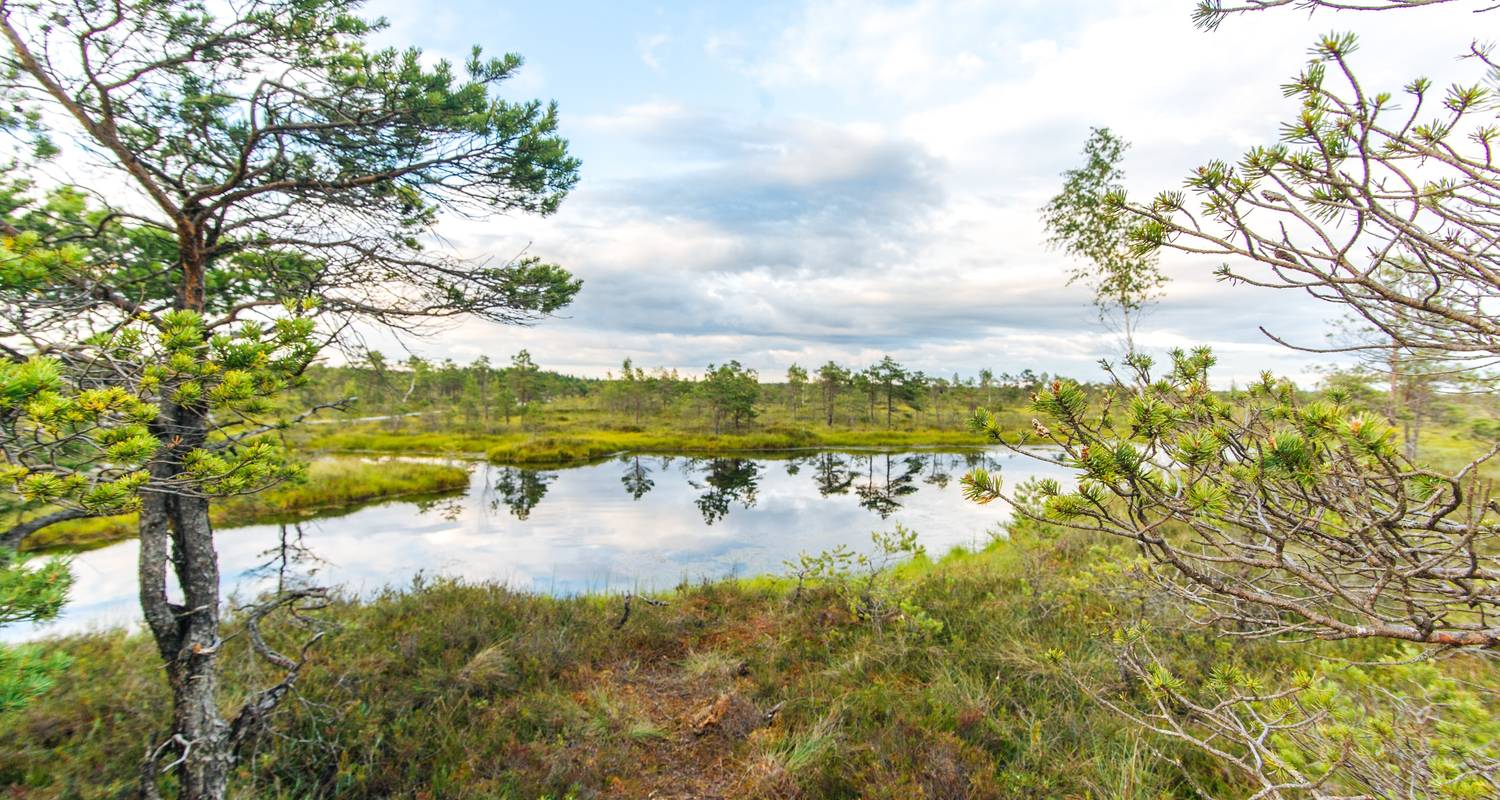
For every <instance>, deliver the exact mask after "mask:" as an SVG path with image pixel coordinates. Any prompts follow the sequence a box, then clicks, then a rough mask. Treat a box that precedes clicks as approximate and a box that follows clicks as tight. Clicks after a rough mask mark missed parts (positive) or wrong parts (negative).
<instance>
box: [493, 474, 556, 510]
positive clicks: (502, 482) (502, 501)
mask: <svg viewBox="0 0 1500 800" xmlns="http://www.w3.org/2000/svg"><path fill="white" fill-rule="evenodd" d="M555 480H557V474H556V473H552V472H539V471H537V470H534V469H517V468H515V467H501V468H499V469H498V470H497V471H496V474H495V480H494V484H493V490H492V492H491V494H490V508H491V509H492V510H495V509H499V508H500V506H502V505H503V506H505V507H506V508H508V509H510V513H511V516H513V517H515V518H516V519H519V520H525V519H530V518H531V512H532V510H533V509H535V508H536V507H537V505H538V504H540V503H541V502H542V498H543V497H546V496H547V485H548V484H550V483H552V482H553V481H555Z"/></svg>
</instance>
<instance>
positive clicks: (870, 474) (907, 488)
mask: <svg viewBox="0 0 1500 800" xmlns="http://www.w3.org/2000/svg"><path fill="white" fill-rule="evenodd" d="M866 460H867V461H868V466H867V480H866V482H865V483H864V484H863V485H861V486H859V487H857V488H856V489H855V490H854V491H855V493H856V494H858V495H859V504H860V505H861V506H863V507H864V508H868V509H869V510H871V511H874V512H875V513H876V514H879V515H880V518H881V519H885V518H886V517H889V516H890V515H892V514H894V513H896V511H897V510H898V509H900V508H901V500H900V498H902V497H906V496H907V495H911V494H915V493H916V491H917V486H916V477H917V475H919V474H921V472H922V459H921V458H920V457H919V456H908V457H906V458H904V459H901V461H900V466H899V467H894V468H893V464H892V459H891V456H890V454H889V453H887V454H885V455H881V456H867V457H866ZM877 461H879V462H882V467H883V468H882V469H879V470H877V469H876V462H877Z"/></svg>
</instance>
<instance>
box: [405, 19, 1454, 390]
mask: <svg viewBox="0 0 1500 800" xmlns="http://www.w3.org/2000/svg"><path fill="white" fill-rule="evenodd" d="M1190 5H1191V4H1190V3H1189V2H1186V0H1184V1H1183V2H1177V0H1173V1H1172V2H1163V1H1162V0H1109V1H1108V2H1106V1H1105V0H1052V1H1051V2H1043V0H1023V1H1022V2H1011V3H1003V4H999V3H981V2H973V1H972V0H954V1H952V2H938V1H937V0H916V1H915V2H907V3H897V4H891V3H875V2H856V0H836V1H835V2H818V3H809V4H808V5H807V6H806V8H805V10H804V12H803V13H802V14H800V15H797V16H796V17H795V18H793V20H792V21H791V23H790V24H788V25H786V26H785V27H782V28H779V29H778V30H777V31H776V33H775V34H774V36H772V38H771V39H770V40H769V41H758V40H757V39H756V38H755V36H754V35H753V34H752V33H751V32H748V31H740V30H720V31H717V32H715V33H713V34H712V35H708V36H707V37H706V38H705V39H704V42H705V43H704V47H703V51H704V53H703V57H705V58H708V59H711V60H714V61H716V63H718V64H720V65H728V66H729V67H730V68H731V69H734V70H739V71H741V72H742V73H743V74H745V75H747V76H748V78H749V79H750V80H752V81H753V82H754V83H755V84H756V85H757V86H759V87H760V88H761V89H762V90H763V91H765V92H768V93H770V95H771V96H773V97H775V98H779V99H778V100H777V102H776V104H775V105H774V106H771V105H763V106H761V107H758V108H753V109H746V108H737V107H734V106H733V105H732V104H728V103H726V104H725V105H723V106H718V105H709V104H708V103H707V102H706V101H705V100H703V99H702V98H693V97H689V96H683V95H673V94H670V93H667V94H664V95H662V96H653V97H638V96H633V97H627V98H624V101H625V102H621V103H620V105H619V106H617V107H616V108H613V109H608V110H606V111H605V113H595V114H593V115H591V116H587V117H584V118H575V119H574V121H573V124H574V125H575V126H576V127H575V130H577V131H578V132H579V135H581V136H588V137H596V138H598V139H600V140H607V141H608V142H609V143H610V144H611V146H613V147H616V148H625V147H626V145H627V144H628V147H629V152H630V153H631V155H632V158H637V157H638V162H631V163H623V162H622V161H616V162H614V163H611V164H608V165H602V166H600V167H599V169H598V171H595V172H590V171H589V169H590V167H588V166H586V168H585V175H584V183H583V185H582V188H580V190H579V191H578V192H577V193H576V194H575V196H574V197H573V198H571V199H570V200H569V201H568V202H567V203H565V204H564V207H563V211H562V212H561V213H560V214H558V215H557V217H556V218H554V219H552V220H548V221H546V222H544V223H540V224H538V223H536V222H535V221H531V220H526V221H488V222H486V223H485V225H484V226H483V229H482V230H479V229H478V227H477V226H469V227H466V228H464V231H465V233H461V234H459V235H457V237H456V238H458V239H460V240H463V241H466V242H467V243H468V246H469V247H470V248H471V251H473V252H484V251H488V250H500V251H504V252H509V251H511V250H513V249H514V243H515V242H516V241H517V240H519V239H520V238H521V236H522V234H523V232H524V235H525V238H526V239H531V240H533V242H534V244H533V248H532V252H534V253H537V254H539V255H542V256H544V257H547V258H555V259H557V260H559V261H560V262H562V263H564V264H566V265H567V266H569V267H570V268H573V269H575V270H576V271H577V272H578V273H579V274H580V275H581V276H582V277H584V278H585V280H586V286H585V290H584V295H583V296H582V297H581V299H580V300H579V302H578V304H577V306H576V307H575V308H574V309H572V310H570V311H569V314H570V316H571V318H570V319H567V320H561V321H557V322H549V323H547V324H545V325H543V326H540V327H537V328H531V329H525V330H501V329H498V328H495V327H494V326H486V325H482V324H479V323H470V324H466V325H465V326H463V327H462V328H461V329H459V330H458V331H457V332H455V333H452V334H448V335H444V336H442V337H439V338H438V339H437V340H435V346H436V347H437V348H439V349H447V350H448V351H449V352H453V353H455V354H462V355H464V356H470V355H475V354H477V351H480V350H485V351H489V352H491V355H494V354H495V352H496V351H498V352H501V353H505V352H513V351H514V350H515V349H518V348H519V347H522V346H524V347H527V348H529V349H531V351H532V352H533V353H534V354H537V356H538V358H539V359H540V360H541V362H542V363H544V364H548V365H549V366H556V367H560V368H564V369H570V370H574V371H578V372H583V373H588V374H601V373H602V372H603V371H604V370H605V369H610V368H614V367H615V366H616V365H617V364H618V362H619V361H620V359H621V358H623V357H625V356H627V355H628V356H630V357H632V358H633V359H634V360H635V361H636V362H637V363H640V364H662V365H666V366H672V367H678V368H681V369H686V370H697V369H701V368H702V367H703V366H704V365H706V364H707V363H708V362H710V361H722V360H724V359H727V358H739V359H740V360H741V361H743V362H745V363H748V364H751V365H753V366H756V367H759V368H761V369H762V370H763V371H765V372H768V373H776V374H780V372H781V371H783V370H784V369H785V366H786V363H787V362H788V361H790V360H793V359H795V360H797V361H800V362H802V363H804V364H809V363H821V362H822V361H823V360H827V359H830V358H832V359H837V360H841V361H846V362H852V363H864V362H868V361H872V360H874V359H876V358H878V357H879V355H880V354H881V353H884V352H890V353H892V354H893V355H895V356H896V357H898V358H902V359H904V360H906V361H909V362H910V363H912V364H913V365H914V366H916V367H918V368H921V369H924V370H927V371H929V372H931V373H934V374H950V373H952V372H953V371H955V370H959V371H963V372H965V373H972V372H973V371H975V370H977V369H978V368H979V367H981V366H990V367H994V368H996V369H999V370H1010V371H1016V370H1019V369H1021V368H1024V367H1031V368H1033V369H1038V370H1042V369H1046V370H1051V371H1063V372H1073V373H1074V374H1080V375H1092V374H1095V371H1096V368H1095V367H1094V362H1095V361H1096V360H1097V359H1098V358H1100V357H1102V356H1107V355H1110V354H1112V353H1113V352H1114V351H1115V345H1114V343H1113V342H1112V341H1111V339H1110V337H1109V336H1108V335H1107V334H1105V333H1104V332H1103V331H1102V330H1101V329H1100V327H1099V326H1098V324H1097V322H1096V320H1095V318H1094V312H1093V309H1092V308H1091V307H1090V306H1089V304H1088V299H1087V293H1086V292H1085V291H1083V290H1081V289H1077V288H1071V289H1068V288H1064V287H1063V285H1062V284H1063V281H1064V275H1065V271H1066V267H1067V265H1066V263H1065V262H1064V260H1063V259H1062V258H1061V257H1060V256H1059V255H1058V254H1056V253H1053V252H1049V251H1048V250H1047V249H1045V248H1044V247H1043V245H1042V243H1041V239H1042V235H1041V232H1040V230H1039V223H1038V219H1037V213H1036V209H1037V207H1038V206H1039V205H1040V204H1041V203H1042V202H1043V200H1044V199H1045V198H1046V197H1047V196H1048V195H1049V194H1050V193H1051V192H1052V191H1054V190H1055V188H1056V185H1057V177H1056V176H1057V173H1058V172H1059V171H1061V170H1062V169H1065V168H1067V167H1069V166H1071V165H1072V164H1073V163H1075V161H1076V160H1077V158H1078V156H1077V151H1078V149H1079V147H1080V146H1081V144H1082V141H1083V139H1084V137H1085V136H1086V134H1087V129H1088V127H1089V126H1090V125H1097V124H1102V125H1109V126H1111V127H1113V128H1115V129H1116V130H1117V131H1118V132H1120V133H1121V134H1122V135H1123V136H1125V137H1126V138H1127V139H1130V140H1132V141H1133V142H1135V145H1136V146H1135V148H1134V150H1132V153H1131V157H1130V160H1129V161H1128V163H1127V165H1126V166H1127V169H1128V170H1129V172H1130V174H1131V178H1132V181H1131V186H1132V191H1134V192H1136V193H1137V194H1149V193H1153V192H1154V191H1156V190H1158V189H1160V188H1170V187H1175V186H1177V185H1180V179H1181V176H1183V175H1185V174H1186V173H1187V172H1188V171H1189V170H1190V169H1191V168H1193V167H1194V166H1196V165H1197V164H1199V163H1201V162H1202V161H1204V160H1206V159H1208V158H1211V157H1223V158H1229V159H1233V158H1235V157H1236V155H1237V154H1238V153H1239V152H1241V151H1242V150H1243V149H1244V148H1245V147H1247V146H1249V145H1251V144H1256V143H1263V142H1267V141H1270V140H1271V139H1273V138H1274V136H1275V135H1276V130H1277V123H1278V121H1279V120H1281V119H1284V118H1286V117H1287V116H1289V115H1290V114H1293V113H1295V108H1294V104H1293V102H1292V101H1288V100H1286V99H1284V98H1283V97H1282V96H1281V93H1280V91H1279V87H1280V84H1281V83H1282V82H1283V81H1285V80H1286V79H1287V78H1288V77H1290V76H1291V75H1292V74H1293V73H1295V72H1296V71H1297V70H1298V69H1299V68H1300V67H1301V65H1302V64H1303V63H1304V62H1305V60H1306V55H1305V51H1306V48H1307V46H1308V45H1309V44H1310V43H1311V42H1312V40H1313V38H1314V37H1315V36H1316V35H1318V34H1319V33H1321V32H1324V31H1326V30H1328V29H1330V28H1344V27H1348V28H1354V29H1357V30H1359V31H1361V32H1362V35H1363V37H1364V40H1365V45H1366V52H1365V53H1363V54H1361V55H1360V56H1359V57H1358V58H1357V63H1358V65H1359V66H1360V68H1361V69H1362V70H1364V71H1366V73H1367V76H1368V77H1367V80H1366V82H1367V84H1368V85H1371V86H1375V85H1379V86H1385V87H1393V88H1394V87H1399V86H1400V85H1401V84H1403V83H1404V82H1405V81H1406V80H1408V79H1409V78H1411V77H1413V76H1415V75H1418V74H1424V73H1426V74H1431V75H1432V76H1433V77H1434V78H1436V79H1438V80H1437V82H1438V83H1439V84H1443V83H1446V82H1447V81H1448V80H1449V79H1452V78H1454V77H1457V76H1459V75H1462V74H1470V75H1473V74H1475V73H1474V71H1473V69H1472V66H1473V65H1472V64H1457V63H1455V62H1454V61H1453V60H1452V57H1453V56H1455V55H1457V54H1459V53H1461V52H1462V51H1463V49H1464V47H1465V46H1466V45H1467V41H1468V39H1467V37H1468V36H1469V35H1470V34H1469V33H1468V31H1471V30H1472V19H1471V17H1470V15H1469V14H1468V13H1467V11H1468V9H1460V8H1451V9H1445V8H1438V9H1425V10H1423V11H1420V12H1412V13H1392V14H1384V15H1368V14H1366V15H1342V16H1339V15H1331V14H1318V15H1314V16H1313V17H1312V18H1311V19H1309V18H1308V17H1307V16H1306V15H1304V14H1297V13H1280V14H1277V13H1271V14H1263V15H1258V16H1252V17H1246V18H1244V19H1239V20H1234V21H1232V22H1231V23H1230V24H1228V25H1226V26H1225V27H1224V28H1223V29H1222V30H1221V31H1219V32H1217V33H1213V34H1209V33H1204V32H1202V31H1198V30H1196V29H1194V28H1193V26H1192V24H1191V21H1190V19H1189V14H1188V12H1189V10H1190V8H1189V7H1190ZM1457 5H1461V4H1457ZM658 38H660V39H661V40H660V41H657V39H658ZM665 43H666V40H665V38H663V37H662V35H660V34H658V35H657V36H652V37H647V38H646V39H642V40H640V41H639V42H638V46H639V55H640V57H641V59H642V60H643V61H645V62H646V63H647V64H648V65H653V64H654V65H655V66H660V64H659V62H656V58H655V55H654V53H655V52H656V48H658V47H660V46H662V45H663V44H665ZM672 66H673V67H674V68H675V69H690V68H691V67H689V66H683V65H678V64H676V63H675V60H674V64H673V65H672ZM669 72H670V71H664V74H667V73H669ZM559 91H561V90H559ZM564 99H566V97H565V96H564ZM767 108H773V109H774V108H785V109H787V110H785V111H777V110H771V111H767V110H766V109H767ZM601 172H602V173H607V175H608V177H607V178H591V177H590V175H599V174H600V173H601ZM1214 266H1217V264H1206V263H1203V262H1202V261H1200V260H1197V259H1192V258H1186V257H1180V256H1179V257H1169V258H1167V259H1166V261H1165V263H1164V267H1165V268H1166V269H1167V270H1168V272H1169V273H1170V274H1171V275H1172V276H1173V278H1174V281H1173V283H1172V285H1171V286H1170V287H1169V294H1168V297H1167V299H1166V301H1165V302H1164V303H1163V304H1162V305H1161V307H1160V308H1159V309H1158V310H1157V311H1156V312H1155V313H1154V314H1153V315H1151V316H1150V317H1149V318H1148V319H1147V320H1146V321H1145V327H1144V329H1143V330H1142V332H1141V334H1140V340H1141V341H1142V342H1143V343H1144V344H1145V345H1146V346H1148V347H1151V348H1154V349H1158V350H1164V349H1167V348H1171V347H1178V346H1189V345H1192V344H1196V343H1210V344H1212V345H1214V346H1215V347H1216V349H1217V350H1218V351H1219V352H1220V354H1221V363H1222V364H1223V370H1222V371H1221V379H1223V380H1228V379H1234V380H1239V381H1241V382H1243V381H1245V380H1248V379H1249V378H1251V377H1253V376H1254V375H1255V374H1256V373H1257V372H1258V371H1259V370H1260V369H1262V368H1263V367H1265V366H1271V367H1274V368H1275V369H1276V370H1278V371H1279V372H1282V373H1288V374H1292V375H1293V376H1297V377H1304V378H1305V377H1306V376H1307V375H1309V367H1310V365H1312V364H1313V363H1315V362H1316V361H1318V360H1320V359H1317V358H1315V357H1309V356H1303V355H1297V354H1292V353H1288V352H1287V351H1285V350H1283V349H1281V348H1279V347H1277V346H1275V345H1272V344H1271V343H1269V342H1268V341H1267V340H1266V338H1265V337H1264V336H1263V335H1262V334H1261V333H1260V331H1259V330H1258V326H1259V325H1261V324H1264V325H1266V326H1267V327H1268V328H1270V329H1272V330H1274V331H1276V332H1277V333H1278V334H1285V335H1287V336H1289V337H1290V338H1292V339H1294V340H1299V341H1301V342H1303V343H1307V344H1316V343H1317V341H1318V340H1319V337H1320V336H1321V333H1322V330H1323V329H1324V320H1325V318H1326V317H1329V316H1332V315H1333V313H1334V312H1333V310H1331V309H1329V308H1328V307H1327V306H1325V305H1321V304H1318V303H1316V302H1313V301H1310V300H1307V299H1306V298H1302V297H1299V296H1296V295H1291V294H1287V293H1279V294H1273V293H1269V292H1264V291H1256V290H1251V289H1245V288H1233V287H1229V286H1226V285H1224V284H1220V283H1218V282H1216V281H1215V280H1214V279H1213V277H1212V275H1211V269H1212V267H1214Z"/></svg>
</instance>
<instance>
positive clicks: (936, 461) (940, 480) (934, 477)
mask: <svg viewBox="0 0 1500 800" xmlns="http://www.w3.org/2000/svg"><path fill="white" fill-rule="evenodd" d="M923 458H924V459H925V460H926V461H927V474H926V475H924V476H922V482H923V483H929V484H932V485H933V486H936V487H938V488H939V489H946V488H948V483H949V481H952V480H953V471H952V468H953V465H952V463H951V459H952V456H949V455H947V454H943V453H934V454H932V455H928V456H923Z"/></svg>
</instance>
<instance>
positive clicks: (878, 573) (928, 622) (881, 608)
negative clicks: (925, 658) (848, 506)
mask: <svg viewBox="0 0 1500 800" xmlns="http://www.w3.org/2000/svg"><path fill="white" fill-rule="evenodd" d="M870 541H871V542H873V543H874V545H875V550H874V552H872V553H855V552H854V551H853V550H851V549H850V548H849V547H847V546H845V545H839V546H838V547H835V548H833V549H832V550H825V551H823V552H821V553H817V554H808V553H803V554H802V555H801V556H800V557H799V558H798V559H797V561H795V562H792V561H788V562H786V565H787V567H788V568H789V569H790V570H791V573H790V575H791V577H792V578H794V579H795V580H796V581H797V595H798V596H799V597H800V595H801V594H802V592H803V590H804V589H806V588H809V587H824V588H827V589H828V590H830V591H832V593H833V594H834V596H836V597H838V598H839V600H840V601H841V602H842V603H843V604H844V606H845V608H846V609H847V610H848V612H849V613H850V614H853V615H854V616H855V617H856V618H857V619H861V620H866V621H869V622H870V623H872V624H873V625H875V626H876V627H877V628H881V627H883V626H884V625H885V624H886V623H887V622H889V621H891V620H893V619H894V620H897V621H899V622H901V623H902V624H903V626H904V627H905V628H906V629H909V630H912V631H915V632H917V633H921V634H927V635H935V634H938V633H941V632H942V629H943V623H942V621H941V620H937V619H934V618H933V617H932V616H931V615H929V614H928V613H927V612H926V611H924V610H922V608H921V607H920V606H918V605H917V604H916V603H915V602H913V601H912V599H911V598H910V597H908V596H907V595H905V594H904V592H903V588H902V586H901V585H900V584H899V583H898V582H897V581H896V580H895V579H894V578H893V575H892V572H893V570H894V569H895V567H896V566H897V565H899V564H901V563H904V562H908V561H912V560H916V561H925V559H926V557H927V551H926V549H925V548H924V547H922V546H921V545H920V544H917V532H916V531H914V530H911V529H910V528H907V527H905V526H903V525H900V524H897V525H896V527H895V529H894V530H892V531H889V532H886V531H874V532H872V533H871V534H870Z"/></svg>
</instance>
